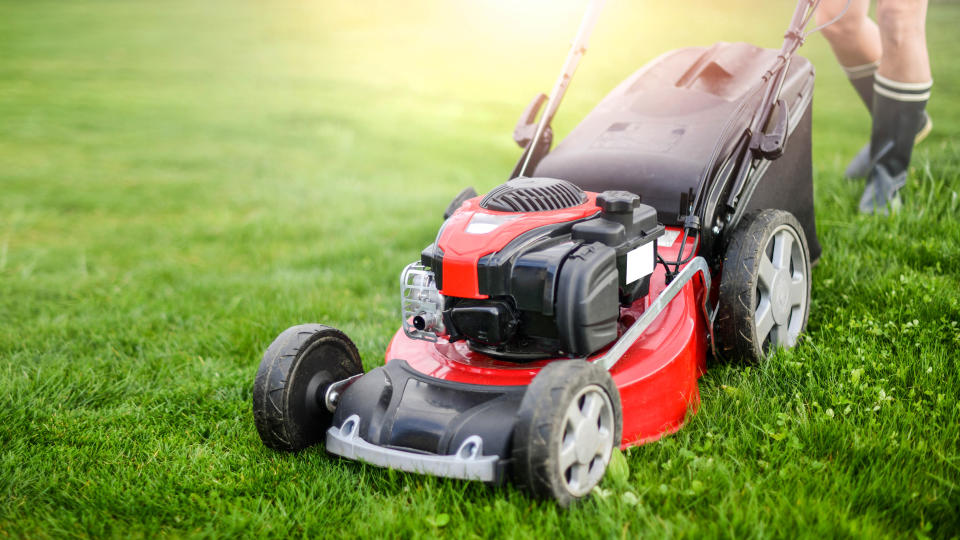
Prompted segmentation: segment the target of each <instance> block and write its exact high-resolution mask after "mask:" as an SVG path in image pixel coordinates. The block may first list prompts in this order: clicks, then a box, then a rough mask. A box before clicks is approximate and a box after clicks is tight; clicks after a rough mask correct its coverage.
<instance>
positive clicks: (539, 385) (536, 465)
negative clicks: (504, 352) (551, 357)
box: [511, 360, 623, 507]
mask: <svg viewBox="0 0 960 540" xmlns="http://www.w3.org/2000/svg"><path fill="white" fill-rule="evenodd" d="M590 387H599V388H600V389H602V390H603V391H604V392H605V393H606V394H607V396H608V397H609V401H610V403H611V405H612V409H613V410H612V412H613V423H614V430H613V438H612V440H613V443H612V445H613V446H612V447H611V451H612V448H616V447H619V445H620V438H621V435H622V432H623V414H622V411H621V406H620V393H619V392H618V391H617V387H616V385H615V384H614V383H613V379H612V378H611V377H610V374H609V373H607V371H606V370H605V369H603V368H602V367H600V366H598V365H596V364H592V363H588V362H585V361H583V360H557V361H554V362H551V363H550V364H547V365H546V366H545V367H543V368H542V369H541V370H540V373H538V374H537V376H536V377H534V379H533V382H531V383H530V386H528V387H527V390H526V392H525V393H524V396H523V400H522V401H521V403H520V408H519V411H518V415H517V423H516V425H515V426H514V432H513V443H512V451H511V457H512V458H513V478H514V481H515V482H516V483H517V485H518V486H519V487H521V488H523V489H525V490H526V491H528V492H529V493H531V494H532V495H534V496H536V497H540V498H546V499H550V498H552V499H555V500H556V501H557V503H558V504H559V505H560V506H563V507H566V506H568V505H570V503H572V502H574V501H576V500H578V499H580V498H582V497H583V496H585V495H575V494H573V493H571V492H570V490H569V489H567V487H566V484H565V482H564V478H563V474H564V472H563V471H561V470H560V465H559V452H560V445H561V442H562V437H563V435H564V414H565V411H566V409H567V407H568V406H569V405H570V403H571V402H572V401H573V399H574V398H575V397H577V395H578V393H579V392H580V391H581V390H582V389H585V388H590ZM608 464H609V457H608V459H607V463H604V464H603V467H604V469H603V470H604V472H605V471H606V466H607V465H608ZM600 478H601V479H602V474H601V477H600ZM599 480H600V479H598V480H597V483H599ZM594 485H595V484H594ZM591 487H592V486H591Z"/></svg>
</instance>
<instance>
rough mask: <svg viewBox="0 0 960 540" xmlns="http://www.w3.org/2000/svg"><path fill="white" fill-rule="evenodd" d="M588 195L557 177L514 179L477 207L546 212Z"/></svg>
mask: <svg viewBox="0 0 960 540" xmlns="http://www.w3.org/2000/svg"><path fill="white" fill-rule="evenodd" d="M586 200H587V194H586V193H584V191H583V190H582V189H580V188H578V187H577V186H575V185H573V184H571V183H570V182H567V181H566V180H560V179H557V178H514V179H513V180H510V181H509V182H507V183H506V184H502V185H500V186H497V187H495V188H493V189H492V190H490V192H489V193H487V195H486V196H485V197H484V198H483V199H482V200H481V201H480V207H481V208H485V209H487V210H496V211H498V212H546V211H550V210H562V209H564V208H572V207H574V206H579V205H581V204H583V203H584V202H586Z"/></svg>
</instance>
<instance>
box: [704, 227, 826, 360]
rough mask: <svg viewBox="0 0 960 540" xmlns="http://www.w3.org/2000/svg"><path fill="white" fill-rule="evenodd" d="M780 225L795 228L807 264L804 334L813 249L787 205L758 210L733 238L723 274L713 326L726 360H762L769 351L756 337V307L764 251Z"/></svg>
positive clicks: (734, 233)
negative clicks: (785, 206)
mask: <svg viewBox="0 0 960 540" xmlns="http://www.w3.org/2000/svg"><path fill="white" fill-rule="evenodd" d="M781 226H787V227H789V228H791V229H793V232H794V233H795V234H796V236H797V238H799V240H800V245H801V249H802V257H803V261H804V265H805V269H804V272H805V275H806V276H807V279H806V298H807V300H806V304H805V308H804V309H805V312H804V313H803V315H802V316H803V319H802V324H801V330H800V332H801V333H802V332H803V330H804V329H806V326H807V318H808V317H809V315H810V283H811V281H812V280H811V279H810V277H811V274H810V248H809V246H808V245H807V238H806V236H804V234H803V227H801V226H800V223H799V222H798V221H797V219H796V218H795V217H793V214H791V213H790V212H787V211H785V210H773V209H766V210H757V211H753V212H751V213H748V214H746V215H744V217H743V219H742V220H741V221H740V224H739V225H738V226H737V227H736V229H734V231H733V233H731V234H730V236H729V238H728V244H727V248H726V251H725V253H724V257H723V268H722V271H721V277H720V291H719V298H718V301H719V304H718V306H717V316H716V319H715V321H714V326H713V331H714V337H715V339H716V340H717V351H718V352H719V354H720V356H722V357H723V359H725V360H730V361H737V362H744V363H747V364H757V363H759V362H762V361H763V360H764V359H765V358H766V356H767V354H768V353H770V352H772V351H767V350H764V342H763V341H762V340H761V339H758V338H757V333H758V331H757V324H756V323H757V321H756V320H755V315H756V313H755V310H756V308H757V304H758V302H759V301H760V300H759V292H758V288H757V287H758V280H759V274H760V257H761V256H764V250H766V249H767V247H768V245H769V243H770V241H771V239H772V237H773V235H774V234H775V232H776V231H777V230H779V229H780V228H781Z"/></svg>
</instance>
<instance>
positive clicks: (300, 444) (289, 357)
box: [253, 324, 363, 451]
mask: <svg viewBox="0 0 960 540" xmlns="http://www.w3.org/2000/svg"><path fill="white" fill-rule="evenodd" d="M360 373H363V366H362V365H361V363H360V354H359V353H358V352H357V347H356V346H355V345H354V344H353V342H352V341H350V338H348V337H347V336H346V334H344V333H343V332H341V331H339V330H337V329H336V328H331V327H329V326H323V325H321V324H303V325H299V326H294V327H292V328H288V329H287V330H285V331H284V332H283V333H282V334H280V335H279V336H277V339H275V340H274V341H273V343H271V344H270V346H269V347H268V348H267V351H266V352H265V353H264V354H263V360H262V361H261V362H260V369H259V370H258V371H257V378H256V379H255V380H254V382H253V422H254V424H255V425H256V426H257V432H258V433H259V434H260V439H261V440H262V441H263V444H265V445H266V446H268V447H270V448H274V449H276V450H287V451H296V450H302V449H304V448H306V447H308V446H311V445H314V444H316V443H317V442H319V441H320V440H321V438H322V437H323V436H324V433H325V432H326V430H327V428H329V427H330V422H331V419H332V417H333V414H332V413H331V412H330V411H329V410H328V409H327V408H326V406H325V404H324V398H325V396H326V392H327V388H329V387H330V384H331V383H334V382H337V381H342V380H344V379H346V378H348V377H351V376H353V375H357V374H360Z"/></svg>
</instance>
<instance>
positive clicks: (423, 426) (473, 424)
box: [326, 359, 526, 483]
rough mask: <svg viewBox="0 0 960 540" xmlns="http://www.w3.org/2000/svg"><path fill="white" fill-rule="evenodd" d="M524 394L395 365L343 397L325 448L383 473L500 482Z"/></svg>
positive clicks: (519, 388)
mask: <svg viewBox="0 0 960 540" xmlns="http://www.w3.org/2000/svg"><path fill="white" fill-rule="evenodd" d="M525 391H526V386H525V385H519V386H494V385H483V384H467V383H462V382H455V381H449V380H444V379H438V378H435V377H430V376H428V375H425V374H423V373H421V372H419V371H417V370H415V369H413V368H412V367H410V365H409V364H408V363H407V362H406V361H404V360H401V359H394V360H391V361H389V362H387V363H386V365H383V366H381V367H378V368H375V369H373V370H371V371H369V372H367V373H365V374H364V375H363V376H361V377H359V378H357V379H356V380H355V381H354V382H353V383H351V384H350V386H348V387H347V388H346V390H344V391H343V393H342V394H341V395H340V397H339V398H338V400H337V405H336V410H335V411H334V413H333V419H332V422H331V425H332V427H330V428H329V429H328V430H327V434H326V448H327V451H328V452H330V453H332V454H337V455H339V456H343V457H345V458H348V459H356V460H360V461H364V462H367V463H369V464H371V465H377V466H380V467H388V468H391V469H399V470H402V471H409V472H416V473H421V474H430V475H434V476H443V477H447V478H460V479H465V480H480V481H483V482H490V483H499V482H500V481H501V480H503V479H504V478H505V477H506V474H507V470H508V469H509V466H510V455H511V447H510V441H511V435H512V434H513V427H514V423H515V421H516V412H517V409H518V408H519V406H520V401H521V399H522V398H523V394H524V392H525Z"/></svg>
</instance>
